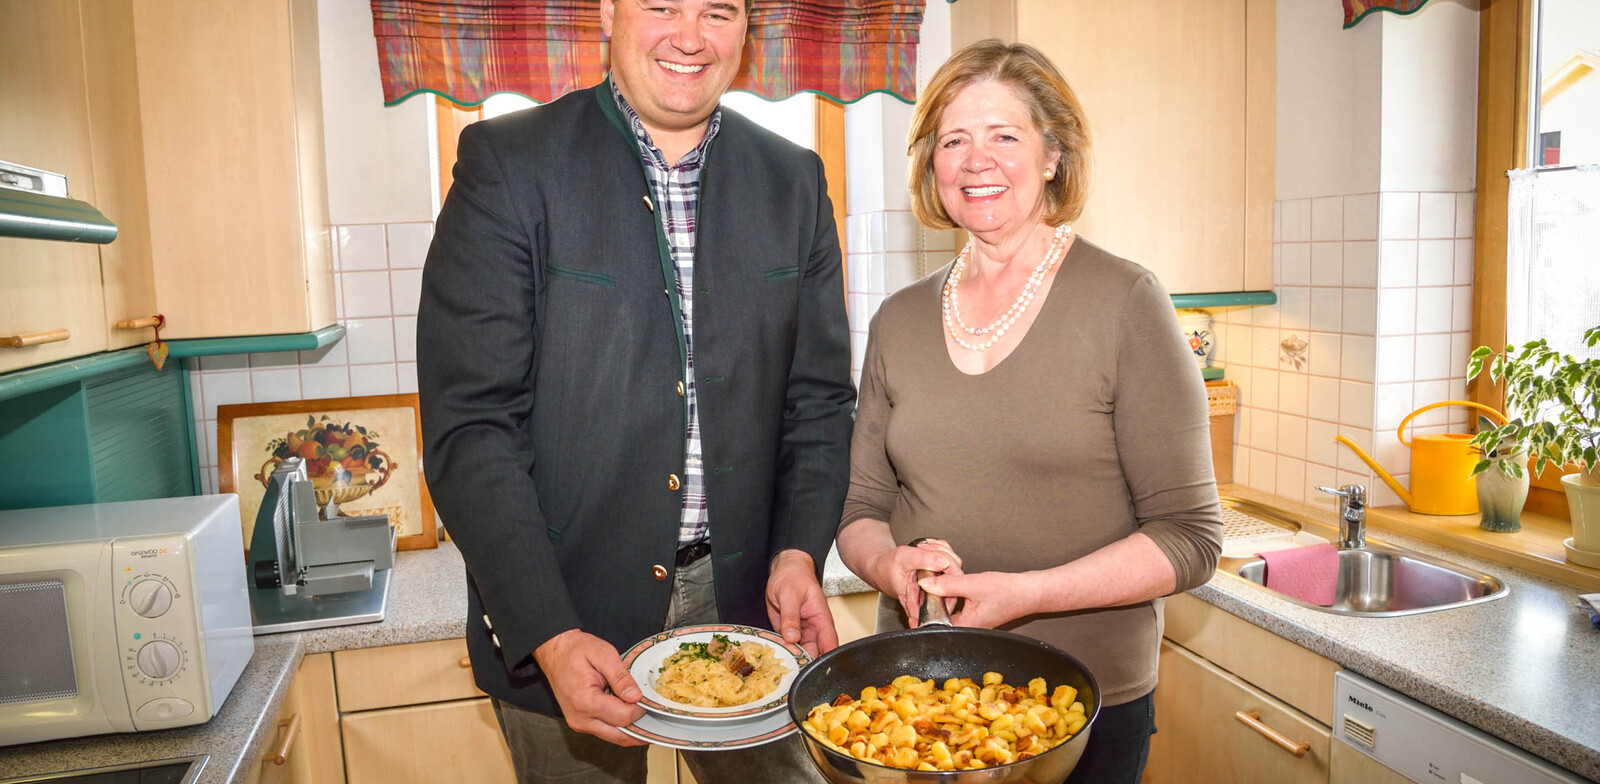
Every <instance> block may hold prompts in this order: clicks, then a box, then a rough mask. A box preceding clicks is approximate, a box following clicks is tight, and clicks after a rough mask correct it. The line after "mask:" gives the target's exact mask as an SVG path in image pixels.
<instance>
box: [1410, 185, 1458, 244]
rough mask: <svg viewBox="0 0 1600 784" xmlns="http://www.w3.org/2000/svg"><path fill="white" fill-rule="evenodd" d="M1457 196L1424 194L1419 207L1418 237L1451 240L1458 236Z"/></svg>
mask: <svg viewBox="0 0 1600 784" xmlns="http://www.w3.org/2000/svg"><path fill="white" fill-rule="evenodd" d="M1455 232H1456V195H1455V194H1454V193H1424V194H1421V195H1420V198H1419V200H1418V205H1417V236H1418V237H1419V238H1421V239H1430V238H1437V239H1450V238H1453V237H1455V236H1456V233H1455Z"/></svg>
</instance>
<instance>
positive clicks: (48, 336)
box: [0, 329, 72, 348]
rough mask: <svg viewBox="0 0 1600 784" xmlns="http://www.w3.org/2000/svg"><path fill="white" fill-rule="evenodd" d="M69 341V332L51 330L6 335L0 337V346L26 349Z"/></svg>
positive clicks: (70, 333) (70, 337)
mask: <svg viewBox="0 0 1600 784" xmlns="http://www.w3.org/2000/svg"><path fill="white" fill-rule="evenodd" d="M71 339H72V331H71V330H66V329H52V330H46V331H44V332H29V333H27V334H25V335H6V336H3V337H0V346H5V347H7V348H26V347H28V346H38V345H42V344H45V343H60V342H61V341H63V340H71Z"/></svg>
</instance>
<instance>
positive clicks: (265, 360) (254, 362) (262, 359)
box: [250, 351, 300, 368]
mask: <svg viewBox="0 0 1600 784" xmlns="http://www.w3.org/2000/svg"><path fill="white" fill-rule="evenodd" d="M298 364H300V353H299V352H297V351H264V352H261V353H259V354H251V355H250V367H253V368H276V367H293V366H294V365H298Z"/></svg>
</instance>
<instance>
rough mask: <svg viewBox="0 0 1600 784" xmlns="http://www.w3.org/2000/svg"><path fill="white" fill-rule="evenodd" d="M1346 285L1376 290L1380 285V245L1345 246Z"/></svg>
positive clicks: (1349, 244)
mask: <svg viewBox="0 0 1600 784" xmlns="http://www.w3.org/2000/svg"><path fill="white" fill-rule="evenodd" d="M1344 285H1346V286H1360V287H1363V288H1374V287H1376V286H1377V285H1378V243H1376V242H1371V241H1368V242H1346V243H1345V244H1344Z"/></svg>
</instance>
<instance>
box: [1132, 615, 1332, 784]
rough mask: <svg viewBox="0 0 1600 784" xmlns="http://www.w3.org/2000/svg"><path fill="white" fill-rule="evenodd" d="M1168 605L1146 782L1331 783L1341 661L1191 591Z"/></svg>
mask: <svg viewBox="0 0 1600 784" xmlns="http://www.w3.org/2000/svg"><path fill="white" fill-rule="evenodd" d="M1165 613H1166V638H1167V639H1166V640H1164V641H1163V642H1162V647H1161V664H1160V682H1159V685H1158V686H1157V687H1156V692H1155V703H1156V726H1157V727H1158V728H1159V729H1158V731H1157V732H1156V734H1155V735H1154V736H1153V737H1152V738H1151V742H1150V761H1149V764H1148V766H1147V767H1146V769H1145V777H1144V781H1145V782H1146V783H1147V784H1167V782H1187V781H1237V782H1312V781H1314V782H1328V781H1329V780H1330V776H1329V770H1330V761H1331V757H1330V754H1331V753H1332V752H1331V748H1330V747H1331V746H1332V745H1336V744H1333V742H1332V733H1331V731H1330V730H1329V726H1330V725H1331V723H1332V720H1333V674H1334V673H1335V672H1337V671H1338V670H1339V665H1338V664H1337V663H1336V662H1333V661H1332V660H1329V659H1326V658H1323V657H1322V656H1319V655H1317V654H1315V653H1313V652H1311V651H1308V650H1306V649H1304V648H1301V647H1300V646H1298V645H1295V644H1294V643H1292V642H1289V641H1288V640H1285V639H1283V638H1282V637H1279V636H1277V635H1275V634H1272V633H1271V632H1268V631H1266V630H1264V629H1261V628H1260V627H1258V626H1255V625H1254V624H1251V623H1249V622H1247V621H1244V620H1241V619H1239V618H1237V617H1235V616H1233V615H1230V614H1229V613H1227V612H1225V611H1223V610H1221V609H1218V608H1216V607H1214V606H1212V605H1210V604H1206V603H1205V602H1202V601H1200V600H1199V599H1196V598H1194V597H1193V596H1190V595H1188V594H1179V595H1177V596H1173V597H1169V598H1168V599H1167V600H1166V610H1165ZM1251 714H1253V717H1251V722H1252V723H1253V724H1255V725H1259V726H1252V723H1247V722H1246V721H1243V720H1241V718H1240V716H1241V715H1243V716H1250V715H1251ZM1272 733H1275V734H1276V735H1278V736H1281V737H1282V738H1283V739H1284V740H1285V742H1286V743H1288V744H1290V745H1298V744H1305V752H1304V754H1303V755H1301V756H1298V757H1297V756H1295V755H1294V754H1293V753H1292V752H1291V751H1289V750H1287V749H1286V748H1285V747H1284V746H1283V745H1280V744H1279V743H1276V742H1274V741H1273V740H1272V737H1271V734H1272Z"/></svg>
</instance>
